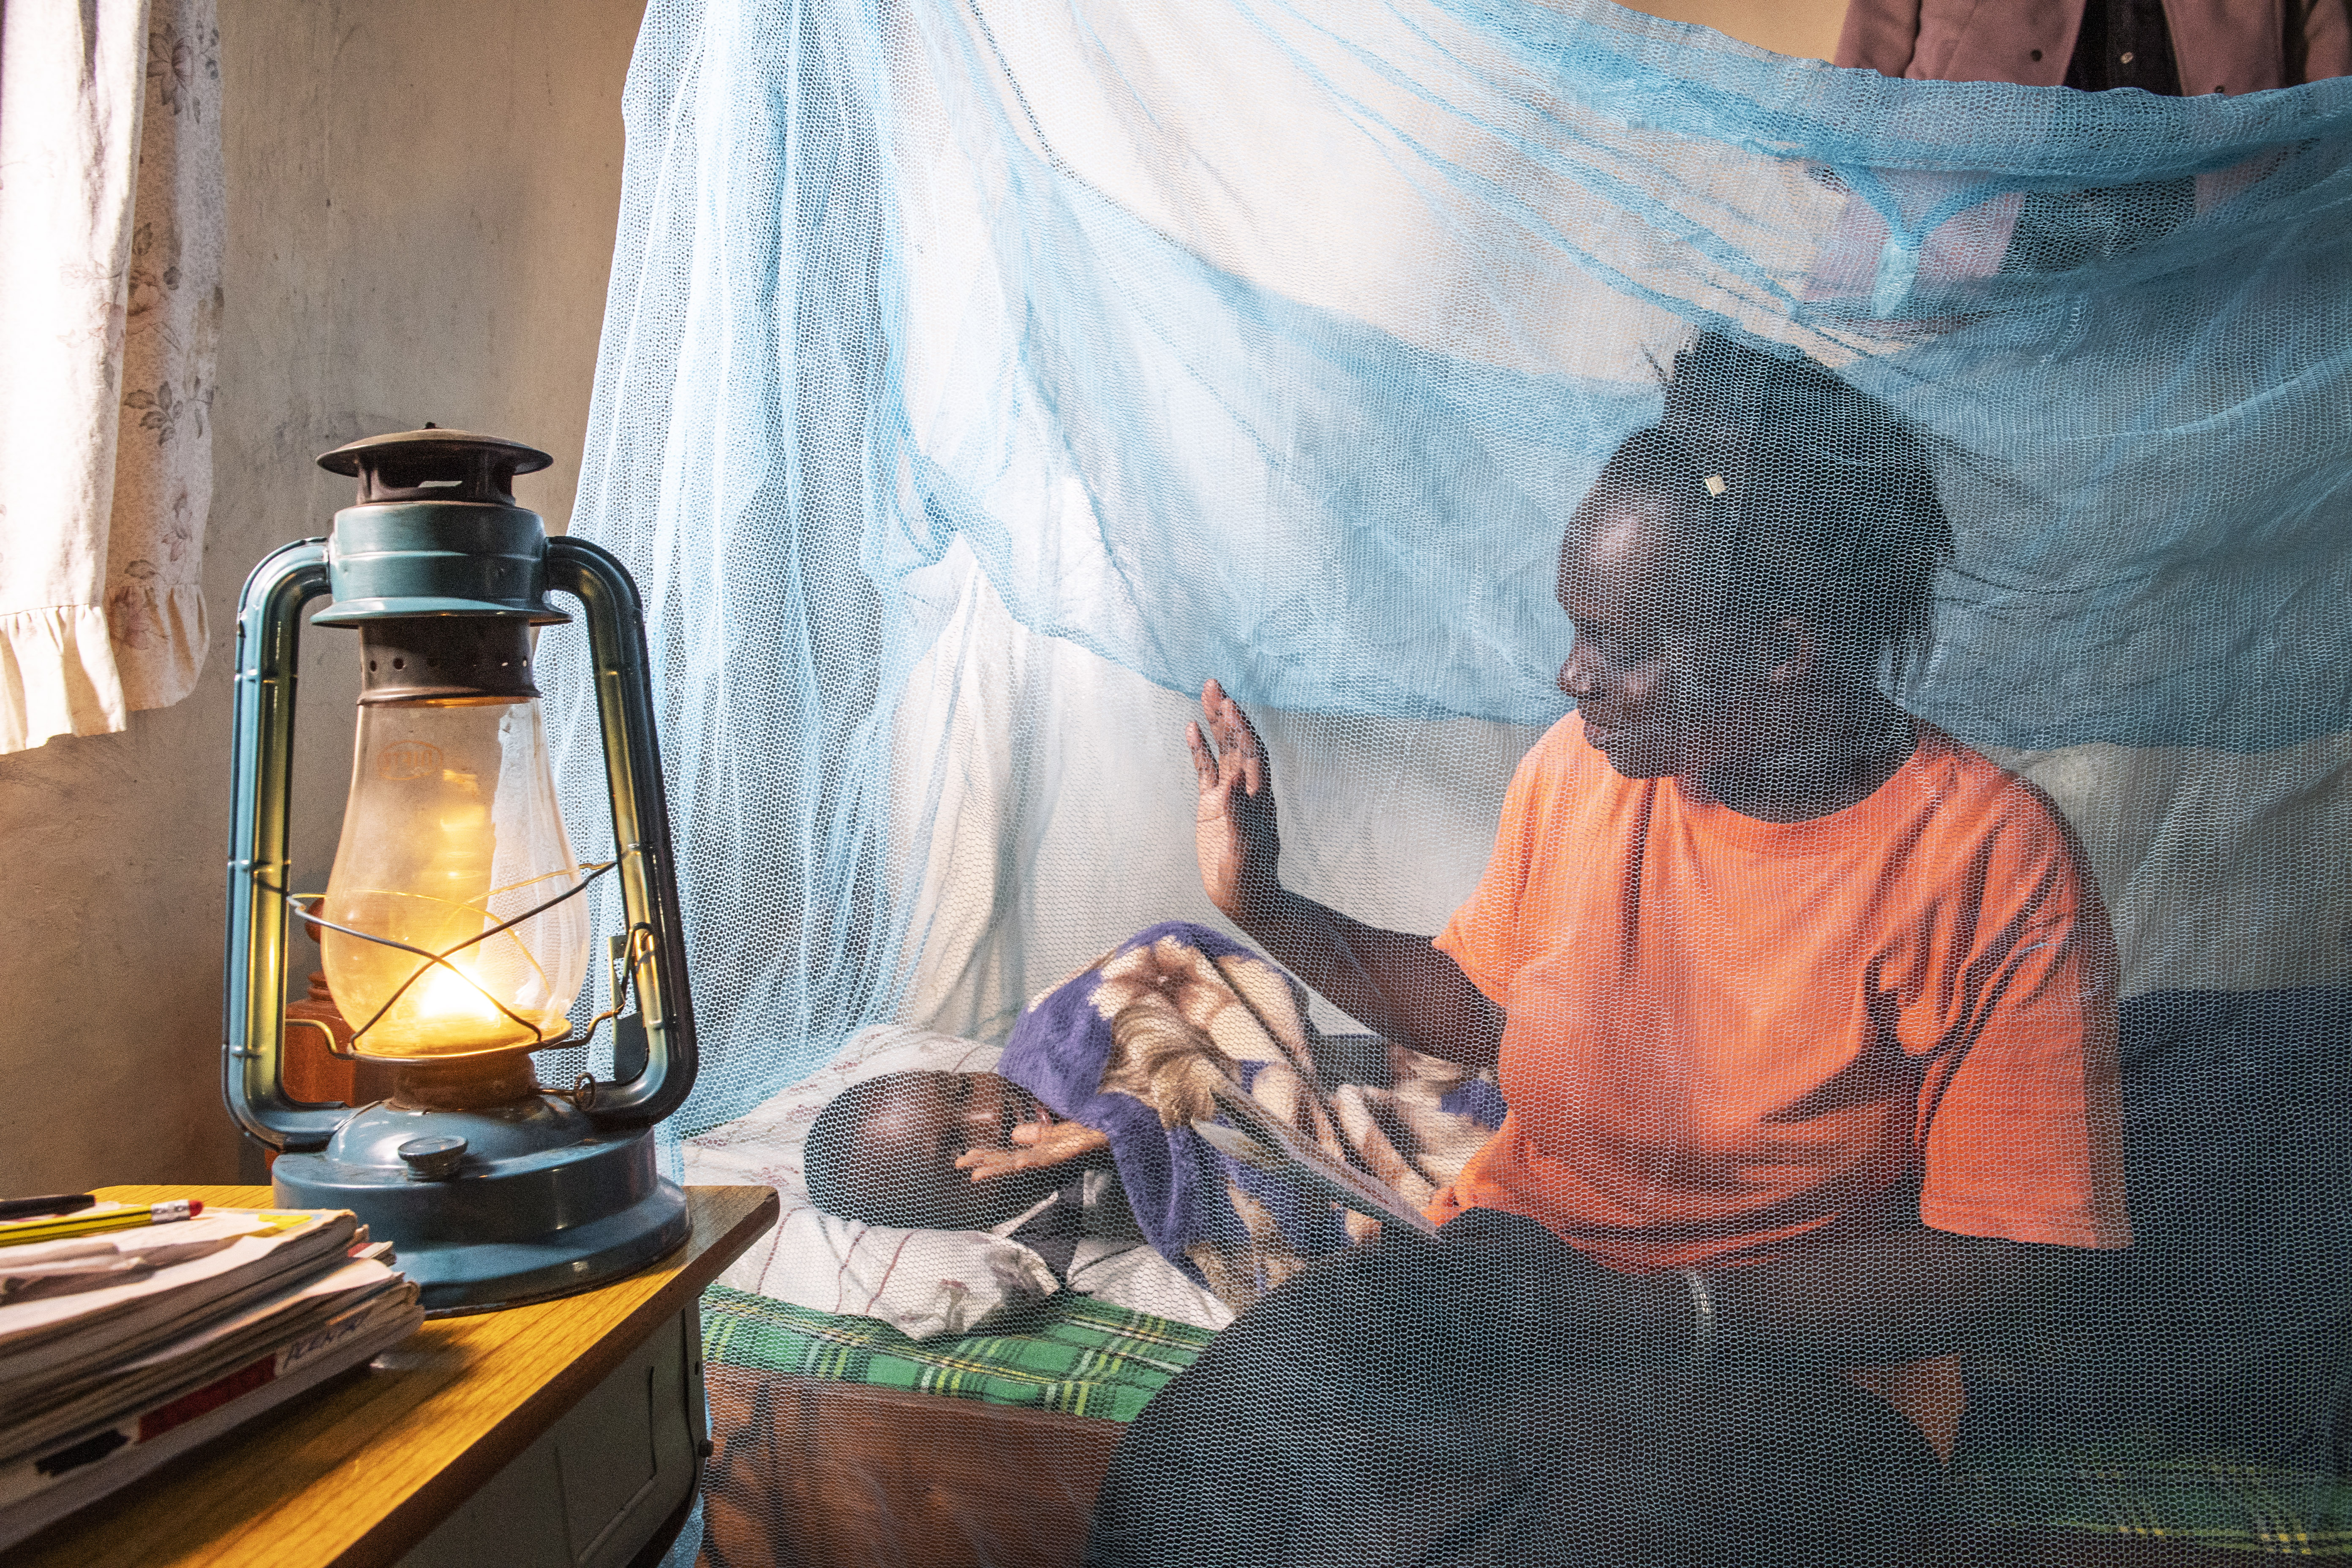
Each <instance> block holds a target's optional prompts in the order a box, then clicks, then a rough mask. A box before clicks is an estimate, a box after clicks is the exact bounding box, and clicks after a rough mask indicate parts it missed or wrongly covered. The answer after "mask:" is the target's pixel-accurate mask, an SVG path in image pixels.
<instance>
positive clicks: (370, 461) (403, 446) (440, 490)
mask: <svg viewBox="0 0 2352 1568" xmlns="http://www.w3.org/2000/svg"><path fill="white" fill-rule="evenodd" d="M553 461H555V459H554V458H551V457H549V456H548V455H547V454H546V453H545V452H542V451H541V450H540V449H539V448H538V447H526V446H524V445H523V444H522V443H521V442H520V441H509V440H507V439H506V438H504V437H499V436H477V435H475V434H473V433H472V432H471V431H468V430H442V429H438V428H436V427H435V426H431V425H427V426H425V428H424V429H422V430H402V431H399V432H397V433H395V434H393V435H389V436H370V437H366V438H365V439H363V440H359V441H352V442H351V443H349V444H347V445H345V446H341V447H336V448H335V449H334V450H333V451H331V452H328V453H325V454H322V455H321V456H320V458H319V467H320V468H324V469H326V470H327V471H328V472H329V473H331V474H346V475H349V476H351V477H352V478H353V479H358V480H359V482H360V504H362V506H364V505H366V504H367V503H368V502H370V501H415V500H464V501H496V502H502V503H504V504H506V505H509V506H511V505H513V504H514V477H515V476H516V475H517V474H535V473H537V472H538V471H539V470H540V469H541V468H546V467H547V466H548V465H549V464H550V463H552V462H553Z"/></svg>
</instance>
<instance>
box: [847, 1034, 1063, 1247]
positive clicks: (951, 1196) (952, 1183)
mask: <svg viewBox="0 0 2352 1568" xmlns="http://www.w3.org/2000/svg"><path fill="white" fill-rule="evenodd" d="M1045 1120H1046V1116H1045V1107H1044V1106H1043V1105H1041V1104H1039V1103H1038V1100H1037V1097H1036V1096H1035V1095H1033V1094H1031V1093H1030V1092H1029V1091H1028V1090H1026V1089H1022V1088H1021V1087H1019V1086H1018V1085H1016V1084H1013V1083H1012V1082H1010V1081H1008V1080H1007V1079H1003V1078H1000V1077H998V1076H997V1075H996V1074H994V1073H992V1072H968V1073H967V1072H923V1073H908V1075H906V1077H905V1079H903V1080H902V1081H901V1084H900V1086H899V1087H898V1092H896V1093H895V1094H893V1095H892V1096H891V1098H890V1099H889V1100H887V1101H886V1102H884V1103H883V1104H882V1105H881V1106H879V1107H877V1109H876V1110H874V1111H872V1112H871V1113H870V1114H869V1115H868V1116H867V1118H866V1126H865V1138H864V1143H865V1149H864V1152H863V1158H864V1160H865V1161H866V1168H867V1169H869V1170H874V1171H877V1172H887V1173H888V1176H889V1179H891V1180H893V1181H895V1182H897V1183H898V1184H900V1190H901V1191H902V1192H904V1193H906V1194H908V1197H909V1199H910V1200H911V1201H912V1202H913V1203H914V1204H915V1205H918V1206H919V1208H921V1209H924V1210H927V1211H929V1212H930V1213H932V1214H934V1215H937V1216H938V1218H937V1220H936V1224H937V1226H939V1228H941V1229H950V1230H980V1229H985V1228H986V1227H987V1226H991V1225H993V1224H994V1223H996V1221H998V1220H1000V1219H1003V1218H1007V1217H1009V1215H1012V1214H1017V1213H1018V1212H1020V1210H1021V1209H1024V1208H1026V1207H1028V1206H1029V1202H1030V1201H1033V1200H1032V1199H1031V1198H1024V1197H1022V1194H1021V1193H1020V1192H1014V1191H1013V1190H1011V1189H1012V1188H1013V1186H1014V1185H1015V1184H1012V1183H1007V1182H995V1183H976V1182H974V1181H973V1180H972V1179H971V1175H970V1174H969V1173H966V1172H963V1171H960V1170H958V1169H956V1161H958V1160H959V1159H961V1158H962V1156H963V1155H964V1154H965V1153H966V1152H969V1151H971V1150H973V1149H1009V1148H1011V1147H1013V1129H1014V1128H1015V1127H1018V1126H1020V1125H1021V1124H1022V1123H1023V1122H1024V1121H1045ZM1019 1185H1020V1186H1021V1187H1022V1191H1023V1192H1025V1191H1026V1189H1027V1185H1028V1184H1019ZM1016 1199H1019V1200H1020V1201H1019V1202H1018V1203H1017V1205H1015V1206H1013V1207H1012V1208H1010V1209H1008V1208H1007V1206H1006V1205H1008V1204H1013V1203H1014V1201H1015V1200H1016Z"/></svg>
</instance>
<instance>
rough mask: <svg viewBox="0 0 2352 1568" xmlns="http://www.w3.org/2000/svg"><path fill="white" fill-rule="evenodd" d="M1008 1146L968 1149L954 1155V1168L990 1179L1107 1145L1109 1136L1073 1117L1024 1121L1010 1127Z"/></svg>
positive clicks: (980, 1179)
mask: <svg viewBox="0 0 2352 1568" xmlns="http://www.w3.org/2000/svg"><path fill="white" fill-rule="evenodd" d="M1109 1147H1110V1139H1109V1138H1108V1136H1106V1135H1105V1134H1103V1133H1100V1132H1097V1131H1095V1130H1094V1129H1093V1128H1091V1127H1087V1126H1084V1125H1082V1124H1080V1123H1078V1122H1076V1121H1024V1122H1023V1123H1022V1124H1021V1125H1020V1126H1018V1127H1015V1128H1014V1129H1013V1147H1012V1148H1009V1149H968V1150H966V1151H965V1152H963V1153H962V1154H961V1155H959V1156H958V1157H957V1159H956V1169H957V1170H959V1171H970V1172H971V1179H972V1180H973V1181H975V1182H986V1181H992V1180H994V1179H995V1178H996V1177H998V1176H1009V1175H1011V1174H1013V1173H1014V1172H1015V1171H1036V1170H1042V1169H1044V1168H1045V1166H1048V1165H1059V1164H1062V1163H1065V1162H1066V1161H1070V1160H1075V1159H1077V1158H1078V1157H1079V1156H1081V1155H1084V1154H1091V1153H1093V1152H1095V1151H1096V1150H1097V1149H1108V1148H1109Z"/></svg>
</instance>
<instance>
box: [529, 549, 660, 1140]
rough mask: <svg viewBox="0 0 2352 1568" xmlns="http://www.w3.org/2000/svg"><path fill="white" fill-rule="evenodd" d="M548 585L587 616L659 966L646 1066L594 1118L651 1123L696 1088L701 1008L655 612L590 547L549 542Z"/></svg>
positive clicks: (637, 919)
mask: <svg viewBox="0 0 2352 1568" xmlns="http://www.w3.org/2000/svg"><path fill="white" fill-rule="evenodd" d="M547 585H548V586H549V587H550V588H551V589H554V590H556V591H558V592H561V593H565V594H570V595H572V596H573V597H574V598H576V599H578V600H579V601H580V605H581V608H582V609H583V610H585V611H586V612H587V616H586V619H587V622H588V657H589V663H590V666H591V668H592V673H593V679H594V680H595V683H596V716H597V720H598V722H599V728H600V729H601V731H602V732H603V736H604V780H605V784H606V787H607V789H608V790H609V792H610V794H611V797H612V803H613V843H614V848H615V849H616V850H617V851H618V853H619V858H620V862H621V864H620V868H619V871H618V872H617V875H618V876H619V878H620V879H621V909H622V916H623V920H624V922H625V925H626V926H627V928H628V929H629V930H631V931H636V930H639V929H641V928H642V929H644V930H646V931H650V932H651V933H652V938H653V944H654V951H653V962H652V963H650V964H647V965H646V966H645V968H644V969H643V970H642V971H641V972H640V973H639V975H638V977H637V986H638V1004H637V1005H638V1016H639V1017H640V1018H642V1019H643V1021H644V1024H645V1030H646V1066H645V1070H644V1071H643V1072H641V1073H639V1074H638V1075H637V1076H636V1077H635V1078H634V1079H628V1080H626V1081H625V1082H621V1083H614V1084H600V1085H598V1086H597V1089H596V1094H595V1099H594V1102H593V1105H591V1106H589V1107H587V1108H586V1109H587V1111H588V1115H589V1116H590V1118H591V1119H592V1120H593V1121H595V1123H596V1124H597V1125H598V1126H599V1127H605V1128H613V1129H620V1128H628V1127H644V1126H649V1125H651V1124H652V1123H654V1122H656V1121H660V1120H661V1119H662V1118H663V1117H665V1116H667V1115H668V1114H669V1113H670V1112H671V1111H673V1110H677V1108H678V1106H679V1105H680V1104H682V1103H684V1101H685V1100H686V1097H687V1095H688V1092H689V1091H691V1090H692V1089H693V1088H694V1076H695V1069H696V1061H695V1046H694V1010H693V1006H692V1005H691V1003H690V1002H689V1000H688V996H687V989H686V925H685V921H683V920H682V919H681V918H680V915H679V913H678V902H677V874H676V869H675V867H676V862H675V861H674V860H673V859H672V858H671V856H670V842H669V804H668V799H667V792H666V791H665V790H664V788H663V785H662V771H661V754H660V751H659V748H658V747H657V746H656V743H655V740H654V693H653V683H652V681H651V679H649V678H648V676H647V675H646V670H647V668H648V665H647V661H646V616H645V607H644V605H643V604H642V602H641V601H640V600H639V599H638V597H637V585H636V584H635V582H634V581H633V580H632V579H631V578H630V576H629V573H628V568H626V567H625V566H623V565H622V564H621V563H620V561H619V559H618V558H616V557H615V556H614V555H613V554H612V553H611V552H609V551H606V550H604V549H603V548H601V547H600V546H598V545H594V544H592V543H590V542H588V541H586V540H584V539H573V538H571V537H569V536H568V535H558V536H557V537H555V538H552V539H550V540H549V541H548V542H547Z"/></svg>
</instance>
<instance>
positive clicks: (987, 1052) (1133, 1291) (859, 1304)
mask: <svg viewBox="0 0 2352 1568" xmlns="http://www.w3.org/2000/svg"><path fill="white" fill-rule="evenodd" d="M1000 1055H1002V1052H1001V1051H1000V1049H999V1048H998V1047H995V1046H988V1045H982V1044H981V1043H980V1042H979V1041H977V1040H966V1039H960V1038H958V1037H955V1036H953V1035H940V1034H933V1033H931V1032H930V1031H929V1030H924V1029H912V1028H908V1027H905V1026H901V1025H897V1024H877V1025H876V1026H872V1027H871V1028H866V1029H861V1030H859V1031H858V1032H857V1033H856V1035H853V1036H851V1037H850V1039H849V1043H848V1044H847V1045H846V1046H845V1047H843V1048H842V1052H841V1055H840V1056H839V1057H837V1058H835V1059H834V1060H833V1061H832V1062H831V1063H829V1064H828V1065H826V1066H825V1067H823V1068H819V1069H818V1070H817V1071H815V1072H814V1073H813V1074H811V1075H810V1076H809V1077H808V1078H806V1079H803V1080H802V1081H801V1082H799V1083H796V1084H794V1085H793V1086H792V1087H791V1088H790V1089H784V1090H782V1092H780V1093H778V1094H776V1095H775V1096H773V1097H772V1098H771V1099H769V1100H766V1101H764V1102H762V1103H761V1105H760V1106H759V1107H758V1108H756V1109H755V1110H752V1111H751V1112H750V1113H749V1114H747V1115H745V1116H743V1117H740V1118H739V1119H738V1120H736V1121H730V1122H727V1123H725V1124H723V1125H721V1126H718V1127H714V1128H712V1129H710V1130H709V1131H707V1132H703V1133H699V1134H698V1135H696V1136H694V1137H692V1138H688V1139H687V1140H686V1141H685V1142H684V1144H683V1145H682V1146H681V1148H680V1151H679V1152H680V1154H681V1157H682V1159H683V1163H684V1166H685V1176H686V1179H687V1180H688V1182H700V1183H718V1184H728V1183H753V1184H759V1185H761V1186H772V1187H773V1188H775V1189H776V1193H777V1195H778V1196H779V1197H781V1198H782V1200H783V1215H782V1218H780V1219H779V1220H778V1221H777V1223H776V1226H775V1228H774V1229H773V1230H771V1231H770V1232H769V1233H768V1234H767V1235H766V1236H765V1237H762V1238H761V1240H760V1241H759V1242H758V1243H756V1244H755V1245H754V1246H753V1247H751V1250H750V1251H748V1252H746V1253H745V1254H744V1255H743V1256H742V1258H740V1259H738V1260H737V1261H736V1263H735V1264H734V1266H733V1267H732V1268H729V1269H728V1270H727V1272H726V1273H725V1274H723V1275H721V1276H720V1277H719V1279H720V1282H721V1283H722V1284H725V1285H729V1286H731V1287H732V1288H734V1289H738V1290H745V1291H750V1292H751V1293H752V1294H754V1295H759V1296H766V1297H768V1298H770V1299H772V1300H778V1301H786V1302H790V1303H791V1304H792V1305H793V1306H795V1307H807V1308H810V1309H813V1310H816V1311H820V1312H832V1313H835V1314H839V1315H846V1316H854V1317H864V1318H878V1319H880V1320H881V1321H884V1322H886V1323H888V1324H889V1325H890V1326H891V1327H892V1328H894V1329H897V1330H898V1331H899V1332H900V1333H902V1334H905V1335H906V1336H907V1337H908V1339H915V1340H923V1339H936V1338H940V1337H941V1336H946V1335H955V1334H967V1333H971V1331H974V1330H975V1329H978V1328H980V1327H981V1326H982V1324H983V1323H985V1322H986V1321H987V1320H988V1319H989V1318H990V1317H992V1315H994V1314H995V1313H997V1312H999V1311H1001V1310H1004V1309H1006V1308H1010V1307H1018V1306H1022V1305H1025V1304H1027V1303H1029V1302H1033V1301H1036V1300H1042V1299H1043V1298H1045V1297H1047V1296H1050V1295H1052V1294H1054V1293H1055V1291H1056V1290H1058V1289H1061V1288H1062V1287H1061V1282H1060V1281H1059V1280H1057V1279H1055V1277H1054V1271H1053V1269H1052V1268H1050V1267H1048V1266H1047V1264H1046V1262H1045V1258H1042V1257H1040V1256H1039V1255H1038V1254H1037V1253H1036V1252H1035V1251H1034V1250H1033V1249H1032V1248H1030V1247H1026V1246H1024V1245H1023V1244H1022V1243H1020V1242H1017V1241H1014V1240H1013V1239H1011V1237H1010V1235H1009V1233H1010V1232H1011V1231H1012V1230H1013V1227H1014V1226H1017V1225H1018V1224H1020V1217H1016V1218H1014V1219H1012V1220H1009V1221H1007V1222H1006V1223H1004V1224H1003V1225H1002V1226H998V1227H997V1228H996V1231H995V1232H986V1231H966V1230H898V1229H894V1228H891V1227H889V1226H878V1225H861V1224H859V1223H858V1222H857V1221H856V1220H847V1219H843V1218H841V1217H840V1216H839V1215H830V1214H827V1213H825V1212H824V1210H822V1209H820V1208H818V1207H816V1206H815V1205H814V1204H812V1203H810V1202H809V1196H808V1183H807V1180H806V1178H805V1177H804V1176H803V1169H802V1163H801V1159H802V1144H803V1142H804V1141H805V1140H806V1139H807V1137H808V1130H809V1125H810V1123H812V1122H814V1121H815V1120H816V1115H817V1112H818V1111H820V1110H824V1107H825V1105H826V1104H827V1103H828V1102H830V1101H831V1100H833V1098H834V1096H835V1095H837V1094H839V1093H840V1092H841V1091H842V1090H843V1089H846V1088H847V1087H848V1086H849V1085H851V1084H853V1083H856V1082H859V1081H862V1080H863V1079H869V1078H879V1077H881V1076H882V1075H884V1074H886V1073H894V1072H911V1071H919V1070H926V1069H929V1070H940V1071H947V1072H992V1071H994V1070H995V1068H996V1063H997V1058H998V1057H999V1056H1000ZM1070 1284H1071V1286H1072V1287H1073V1288H1074V1289H1081V1290H1085V1291H1087V1293H1089V1294H1092V1295H1096V1296H1097V1297H1099V1298H1101V1299H1102V1300H1108V1301H1110V1302H1112V1303H1113V1304H1114V1305H1118V1306H1122V1307H1127V1308H1129V1309H1130V1310H1137V1311H1143V1312H1149V1313H1151V1314H1153V1315H1155V1316H1160V1317H1169V1318H1174V1319H1176V1320H1178V1321H1182V1322H1189V1323H1196V1324H1199V1325H1200V1326H1202V1327H1203V1328H1210V1329H1217V1328H1223V1326H1224V1324H1225V1323H1226V1322H1227V1321H1229V1320H1230V1319H1231V1318H1232V1316H1233V1314H1232V1313H1231V1312H1230V1311H1228V1310H1226V1309H1225V1307H1224V1306H1223V1303H1222V1302H1220V1301H1218V1300H1216V1298H1214V1297H1213V1296H1211V1295H1210V1294H1209V1293H1208V1292H1207V1291H1205V1290H1203V1289H1201V1288H1200V1287H1199V1286H1197V1285H1195V1284H1194V1283H1193V1282H1192V1280H1190V1279H1187V1278H1185V1276H1184V1275H1183V1274H1182V1273H1181V1271H1180V1270H1178V1269H1177V1268H1174V1267H1173V1266H1172V1265H1171V1264H1170V1263H1169V1262H1168V1261H1167V1260H1166V1259H1164V1258H1161V1257H1160V1255H1159V1254H1158V1253H1156V1252H1154V1251H1152V1250H1151V1249H1150V1247H1142V1246H1126V1247H1114V1246H1111V1245H1108V1244H1106V1243H1100V1242H1095V1241H1088V1242H1086V1243H1083V1244H1081V1248H1080V1255H1079V1258H1077V1259H1076V1261H1075V1263H1074V1266H1073V1268H1072V1270H1071V1278H1070Z"/></svg>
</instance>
